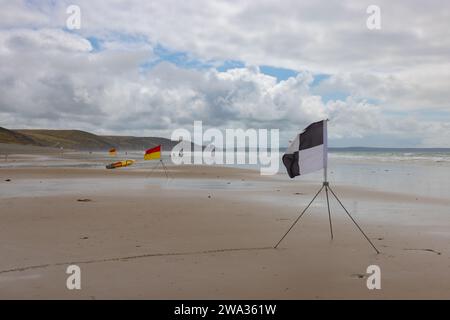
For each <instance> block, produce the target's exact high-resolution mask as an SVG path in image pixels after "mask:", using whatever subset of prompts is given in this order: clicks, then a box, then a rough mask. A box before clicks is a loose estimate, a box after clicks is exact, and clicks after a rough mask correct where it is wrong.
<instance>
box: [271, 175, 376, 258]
mask: <svg viewBox="0 0 450 320" xmlns="http://www.w3.org/2000/svg"><path fill="white" fill-rule="evenodd" d="M324 188H325V194H326V198H327V207H328V219H329V221H330V233H331V239H333V226H332V224H331V210H330V201H329V198H328V190H329V191H330V192H331V194H332V195H333V196H334V197H335V198H336V200H337V202H338V203H339V204H340V205H341V207H342V208H343V209H344V211H345V213H346V214H347V215H348V216H349V217H350V219H351V220H352V221H353V223H354V224H355V225H356V226H357V227H358V229H359V231H361V233H362V234H363V236H364V237H365V238H366V239H367V241H369V243H370V245H371V246H372V247H373V248H374V249H375V251H376V252H377V254H378V253H380V251H378V249H377V248H376V247H375V245H374V244H373V243H372V241H370V239H369V237H367V235H366V234H365V233H364V231H363V230H362V229H361V227H360V226H359V225H358V223H357V222H356V221H355V219H353V217H352V216H351V214H350V213H349V212H348V211H347V209H346V208H345V207H344V205H343V204H342V202H341V200H339V198H338V197H337V195H336V194H335V193H334V191H333V189H331V187H330V185H329V183H328V181H324V182H323V184H322V187H321V188H320V190H319V191H318V192H317V193H316V195H315V196H314V198H312V200H311V202H310V203H309V204H308V205H307V206H306V208H305V209H304V210H303V211H302V213H301V214H300V215H299V216H298V218H297V219H296V220H295V221H294V223H293V224H292V225H291V227H290V228H289V229H288V231H287V232H286V233H285V234H284V236H283V237H282V238H281V239H280V241H278V243H277V244H276V245H275V247H274V248H275V249H276V248H277V247H278V245H279V244H280V243H281V242H282V241H283V239H284V238H285V237H286V236H287V234H288V233H289V232H290V231H291V230H292V228H293V227H294V226H295V225H296V224H297V222H298V221H299V220H300V218H301V217H302V216H303V214H304V213H305V212H306V211H307V210H308V208H309V207H310V206H311V204H312V203H313V202H314V200H315V199H316V198H317V196H318V195H319V193H321V192H322V190H323V189H324Z"/></svg>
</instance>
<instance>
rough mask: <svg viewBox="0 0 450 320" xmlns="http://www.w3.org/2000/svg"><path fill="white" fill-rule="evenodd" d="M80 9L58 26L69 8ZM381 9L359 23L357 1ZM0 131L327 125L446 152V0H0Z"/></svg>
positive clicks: (358, 136)
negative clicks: (73, 21) (76, 21)
mask: <svg viewBox="0 0 450 320" xmlns="http://www.w3.org/2000/svg"><path fill="white" fill-rule="evenodd" d="M71 4H74V5H78V6H79V8H80V9H81V28H80V29H76V30H70V29H69V28H67V25H66V21H67V19H68V18H69V14H67V13H66V9H67V7H68V6H69V5H71ZM371 4H375V5H377V6H379V7H380V9H381V29H379V30H369V29H368V28H367V26H366V20H367V18H368V17H369V14H368V13H366V9H367V7H368V6H369V5H371ZM0 8H1V10H0V126H3V127H6V128H68V129H81V130H88V131H91V132H95V133H98V134H132V135H139V136H143V135H159V136H165V137H170V134H171V132H172V131H173V130H174V129H176V128H186V129H188V130H191V128H192V125H193V122H194V121H195V120H202V121H203V123H204V126H205V127H213V126H214V127H219V128H244V129H245V128H279V129H280V134H281V142H280V143H281V145H286V143H287V140H288V139H289V138H291V136H292V135H293V134H294V133H295V132H296V131H298V130H299V129H302V128H304V127H305V126H306V125H307V124H308V123H310V122H312V121H317V120H320V119H323V118H329V119H330V128H329V135H330V145H332V146H384V147H402V146H404V147H450V22H449V21H450V3H449V2H448V1H444V0H442V1H435V0H431V1H423V0H408V1H406V0H405V1H385V0H370V1H365V0H355V1H342V0H336V1H334V0H332V1H329V0H327V1H313V0H311V1H299V0H292V1H279V0H277V1H274V0H271V1H266V0H262V1H254V0H252V1H242V0H241V1H216V0H207V1H197V0H190V1H181V0H177V1H173V0H164V1H163V0H160V1H151V0H150V1H130V0H128V1H117V0H114V1H111V0H105V1H101V0H87V1H76V0H72V1H44V0H43V1H38V0H29V1H14V0H0Z"/></svg>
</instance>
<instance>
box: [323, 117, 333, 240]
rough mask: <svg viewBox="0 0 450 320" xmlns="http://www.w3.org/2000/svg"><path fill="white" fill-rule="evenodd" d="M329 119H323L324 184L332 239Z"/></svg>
mask: <svg viewBox="0 0 450 320" xmlns="http://www.w3.org/2000/svg"><path fill="white" fill-rule="evenodd" d="M327 175H328V119H325V120H324V121H323V186H324V187H325V195H326V198H327V209H328V221H329V222H330V234H331V240H333V224H332V223H331V209H330V201H329V199H328V185H329V183H328V177H327Z"/></svg>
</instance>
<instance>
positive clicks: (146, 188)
mask: <svg viewBox="0 0 450 320" xmlns="http://www.w3.org/2000/svg"><path fill="white" fill-rule="evenodd" d="M170 177H171V178H170V179H169V180H167V179H166V178H165V176H164V173H163V172H162V171H156V172H153V173H152V174H151V175H149V174H148V170H143V169H141V168H137V169H136V168H127V169H125V170H105V169H102V168H59V167H58V168H33V167H28V168H0V178H1V179H0V219H1V221H2V222H1V224H0V256H1V260H0V298H2V299H12V298H19V299H36V298H44V299H53V298H62V299H103V298H114V299H119V298H138V299H324V298H333V299H346V298H355V299H380V298H387V299H391V298H406V299H415V298H437V299H449V298H450V277H449V272H450V248H449V243H450V219H448V211H449V207H450V200H449V199H444V198H432V197H418V196H416V195H412V194H407V193H395V192H382V191H376V190H371V189H364V188H361V187H357V188H356V187H351V186H332V187H333V189H334V191H335V192H336V193H337V194H338V196H339V197H340V198H341V200H342V201H343V202H344V204H345V205H346V206H347V208H348V209H349V211H350V212H351V213H352V215H353V217H354V218H355V219H356V220H357V221H358V222H359V223H360V225H361V226H362V228H363V229H364V231H365V232H366V233H367V234H368V236H369V237H370V239H371V240H372V241H373V242H374V244H375V245H376V246H377V247H378V248H379V249H380V251H381V254H378V255H377V254H376V253H375V251H374V250H373V249H372V248H371V247H370V245H369V243H368V242H367V241H366V240H365V239H364V238H363V236H362V235H361V233H359V231H358V230H357V229H356V228H355V226H354V225H353V224H352V222H351V220H349V219H348V217H347V216H346V215H345V212H344V211H342V209H341V208H340V207H339V206H338V204H337V203H336V202H335V201H334V200H332V221H333V231H334V235H335V237H334V239H333V240H332V241H331V240H330V230H329V222H328V215H327V211H326V203H325V197H324V194H322V195H321V196H320V197H319V198H318V201H316V202H315V203H314V204H313V205H312V207H311V210H310V211H308V213H307V214H306V215H305V216H304V217H302V219H301V220H300V222H299V224H298V225H297V226H296V227H295V228H294V229H293V230H292V231H291V233H290V234H289V235H288V236H287V238H286V239H285V240H284V242H282V244H281V245H280V247H279V248H278V249H273V248H272V247H273V246H274V245H275V244H276V243H277V241H278V240H279V239H280V237H281V236H282V235H283V234H284V232H285V231H286V230H287V229H288V228H289V226H290V224H291V223H292V222H293V221H294V220H295V219H296V217H297V216H298V214H299V212H300V211H301V210H302V209H303V208H304V206H305V205H306V204H307V203H308V202H309V201H310V199H311V198H312V196H314V194H315V193H316V192H317V190H318V189H319V188H320V185H318V184H316V183H307V182H304V181H302V180H288V179H285V177H280V176H275V177H262V176H260V175H259V173H258V172H257V171H252V170H242V169H236V168H219V167H207V166H181V167H170ZM6 179H10V181H5V180H6ZM78 200H85V201H78ZM70 264H77V265H79V266H80V268H81V272H82V274H81V276H82V277H81V286H82V289H81V290H68V289H67V288H66V279H67V276H68V275H67V274H66V273H65V271H66V268H67V266H68V265H70ZM371 264H376V265H378V266H380V268H381V286H382V289H381V290H368V289H367V287H366V280H367V276H368V275H367V274H366V268H367V267H368V266H369V265H371Z"/></svg>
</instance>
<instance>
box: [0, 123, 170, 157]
mask: <svg viewBox="0 0 450 320" xmlns="http://www.w3.org/2000/svg"><path fill="white" fill-rule="evenodd" d="M0 143H6V144H22V145H34V146H44V147H53V148H61V147H62V148H64V149H74V150H92V151H95V150H108V149H109V148H112V147H114V148H118V149H123V150H143V149H145V148H150V147H153V146H156V145H159V144H161V145H162V146H163V149H164V150H170V149H172V147H173V146H174V145H175V144H176V142H173V141H171V140H169V139H165V138H158V137H132V136H99V135H95V134H92V133H89V132H86V131H80V130H44V129H36V130H35V129H19V130H8V129H5V128H1V127H0Z"/></svg>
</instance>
